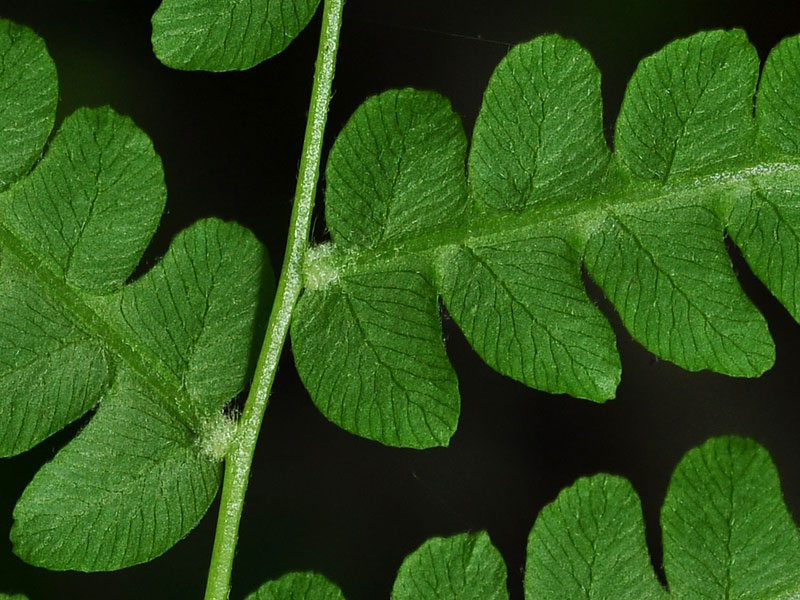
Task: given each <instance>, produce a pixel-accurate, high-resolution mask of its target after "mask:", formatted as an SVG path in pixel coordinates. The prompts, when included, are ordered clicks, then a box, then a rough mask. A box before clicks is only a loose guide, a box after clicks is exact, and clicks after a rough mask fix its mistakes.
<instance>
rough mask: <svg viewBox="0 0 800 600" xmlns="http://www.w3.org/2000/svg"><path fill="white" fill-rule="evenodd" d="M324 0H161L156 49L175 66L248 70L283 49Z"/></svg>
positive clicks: (156, 17)
mask: <svg viewBox="0 0 800 600" xmlns="http://www.w3.org/2000/svg"><path fill="white" fill-rule="evenodd" d="M318 4H319V0H246V1H244V2H242V1H240V0H162V2H161V5H160V6H159V7H158V9H157V10H156V12H155V13H154V14H153V36H152V43H153V51H154V52H155V54H156V56H157V57H158V59H159V60H160V61H161V62H163V63H164V64H165V65H167V66H168V67H172V68H173V69H183V70H190V71H198V70H202V71H233V70H243V69H249V68H250V67H253V66H255V65H257V64H258V63H260V62H262V61H264V60H266V59H267V58H269V57H271V56H274V55H275V54H278V53H279V52H281V51H282V50H283V49H284V48H286V46H288V45H289V43H290V42H291V41H292V40H293V39H294V38H295V37H297V35H298V34H299V33H300V32H301V31H302V30H303V29H304V28H305V26H306V25H308V22H309V21H310V20H311V17H313V16H314V13H315V12H316V10H317V5H318Z"/></svg>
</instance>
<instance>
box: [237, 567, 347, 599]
mask: <svg viewBox="0 0 800 600" xmlns="http://www.w3.org/2000/svg"><path fill="white" fill-rule="evenodd" d="M245 600H344V596H343V595H342V592H341V590H340V589H339V588H338V587H336V585H334V584H333V583H331V582H330V581H328V580H327V579H325V577H323V576H322V575H319V574H318V573H307V572H306V573H287V574H286V575H284V576H283V577H281V578H280V579H276V580H274V581H268V582H266V583H264V584H263V585H262V586H261V587H259V588H258V589H257V590H256V591H255V592H253V593H252V594H249V595H248V596H247V597H246V598H245Z"/></svg>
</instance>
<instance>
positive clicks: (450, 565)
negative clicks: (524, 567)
mask: <svg viewBox="0 0 800 600" xmlns="http://www.w3.org/2000/svg"><path fill="white" fill-rule="evenodd" d="M391 600H508V590H507V589H506V565H505V563H504V562H503V558H502V557H501V556H500V553H499V552H498V551H497V548H495V547H494V546H493V545H492V542H491V541H490V540H489V536H488V535H486V532H483V531H481V532H478V533H464V534H461V535H455V536H452V537H449V538H433V539H430V540H428V541H427V542H425V543H424V544H422V546H420V547H419V548H417V549H416V550H414V552H412V553H411V554H409V555H408V556H407V557H406V558H405V560H404V561H403V564H402V565H401V566H400V570H399V571H398V572H397V579H395V581H394V587H393V588H392V596H391Z"/></svg>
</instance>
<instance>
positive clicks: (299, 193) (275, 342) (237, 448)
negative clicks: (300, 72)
mask: <svg viewBox="0 0 800 600" xmlns="http://www.w3.org/2000/svg"><path fill="white" fill-rule="evenodd" d="M343 8H344V0H324V4H323V9H322V30H321V32H320V37H319V49H318V51H317V62H316V66H315V69H314V83H313V87H312V90H311V102H310V105H309V110H308V121H307V122H306V134H305V139H304V141H303V154H302V156H301V158H300V173H299V176H298V179H297V189H296V191H295V198H294V206H293V208H292V216H291V220H290V224H289V239H288V240H287V242H286V253H285V256H284V260H283V268H282V269H281V275H280V278H279V279H278V289H277V291H276V293H275V301H274V304H273V305H272V312H271V313H270V316H269V322H268V324H267V332H266V335H265V337H264V344H263V345H262V346H261V353H260V354H259V357H258V363H257V364H256V370H255V374H254V376H253V383H252V385H251V386H250V393H249V394H248V396H247V401H246V402H245V405H244V410H243V412H242V417H241V419H240V421H239V427H238V432H237V435H236V439H235V440H234V442H233V444H232V446H231V449H230V451H229V452H228V454H227V456H226V459H225V478H224V481H223V484H222V497H221V500H220V508H219V517H218V518H217V533H216V537H215V538H214V550H213V552H212V554H211V566H210V567H209V572H208V583H207V585H206V595H205V600H227V598H228V594H229V590H230V581H231V571H232V570H233V557H234V553H235V551H236V541H237V538H238V535H239V522H240V520H241V516H242V509H243V507H244V496H245V493H246V491H247V483H248V481H249V478H250V467H251V464H252V462H253V455H254V454H255V448H256V441H257V439H258V433H259V431H260V430H261V422H262V421H263V419H264V411H265V410H266V408H267V402H268V400H269V394H270V390H271V389H272V383H273V381H274V380H275V372H276V370H277V368H278V360H279V359H280V355H281V351H282V349H283V345H284V342H285V340H286V335H287V333H288V330H289V321H290V320H291V315H292V311H293V310H294V306H295V303H296V302H297V298H298V296H299V295H300V290H301V288H302V273H301V269H302V266H303V258H304V255H305V252H306V249H307V247H308V235H309V229H310V225H311V212H312V209H313V207H314V196H315V195H316V190H317V180H318V179H319V163H320V155H321V154H322V140H323V136H324V133H325V121H326V120H327V117H328V104H329V102H330V98H331V84H332V82H333V73H334V70H335V67H336V50H337V48H338V45H339V30H340V29H341V26H342V9H343Z"/></svg>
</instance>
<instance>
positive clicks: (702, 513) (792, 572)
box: [661, 437, 800, 600]
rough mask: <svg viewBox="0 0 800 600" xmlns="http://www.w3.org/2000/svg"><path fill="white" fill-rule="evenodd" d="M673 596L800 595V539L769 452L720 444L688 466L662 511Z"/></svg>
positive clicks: (704, 449) (681, 468) (738, 442)
mask: <svg viewBox="0 0 800 600" xmlns="http://www.w3.org/2000/svg"><path fill="white" fill-rule="evenodd" d="M661 529H662V535H663V540H664V570H665V571H666V574H667V581H668V582H669V586H670V589H671V591H672V594H673V595H674V596H675V597H677V598H692V599H693V600H716V599H717V598H728V599H730V600H745V599H747V600H755V599H758V600H761V599H762V598H763V599H771V598H776V599H777V598H781V599H783V598H796V597H798V594H800V534H798V531H797V527H796V525H795V524H794V523H793V522H792V517H791V516H790V515H789V511H788V510H787V509H786V505H785V504H784V503H783V499H782V498H781V489H780V481H779V480H778V473H777V471H776V469H775V465H774V464H773V463H772V461H771V460H770V457H769V455H768V454H767V452H766V450H764V449H763V448H761V447H760V446H758V445H757V444H756V443H755V442H753V441H751V440H747V439H742V438H735V437H726V438H718V439H712V440H710V441H708V442H706V443H705V444H704V445H703V446H701V447H700V448H696V449H694V450H691V451H690V452H688V453H687V454H686V456H685V457H684V458H683V460H681V462H680V464H679V465H678V468H677V469H676V470H675V473H674V474H673V476H672V480H671V481H670V485H669V490H668V492H667V498H666V500H665V501H664V506H663V508H662V509H661Z"/></svg>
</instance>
